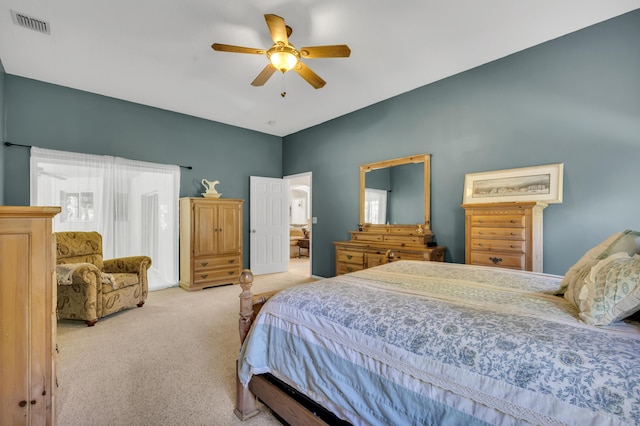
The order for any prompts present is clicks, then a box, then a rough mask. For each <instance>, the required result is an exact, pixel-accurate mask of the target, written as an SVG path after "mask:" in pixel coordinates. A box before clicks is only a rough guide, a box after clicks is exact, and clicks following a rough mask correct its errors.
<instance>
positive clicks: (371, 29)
mask: <svg viewBox="0 0 640 426" xmlns="http://www.w3.org/2000/svg"><path fill="white" fill-rule="evenodd" d="M638 8H640V0H606V1H603V0H517V1H514V0H482V1H479V0H397V1H393V2H391V1H384V0H333V1H331V0H298V1H294V0H288V1H284V0H269V1H267V0H244V1H240V0H236V1H230V0H109V1H77V0H55V1H53V0H0V60H2V63H3V65H4V68H5V71H6V72H7V73H8V74H14V75H18V76H22V77H27V78H32V79H36V80H41V81H44V82H48V83H54V84H59V85H62V86H67V87H72V88H75V89H80V90H85V91H88V92H93V93H98V94H102V95H106V96H111V97H114V98H119V99H124V100H127V101H131V102H136V103H140V104H144V105H150V106H153V107H157V108H162V109H166V110H170V111H175V112H179V113H184V114H189V115H193V116H196V117H201V118H205V119H209V120H214V121H218V122H222V123H227V124H231V125H234V126H239V127H242V128H247V129H252V130H256V131H259V132H263V133H268V134H272V135H276V136H286V135H288V134H291V133H295V132H297V131H299V130H302V129H305V128H308V127H311V126H314V125H316V124H320V123H322V122H325V121H328V120H331V119H333V118H336V117H338V116H341V115H344V114H347V113H349V112H352V111H355V110H357V109H360V108H363V107H366V106H368V105H371V104H373V103H376V102H379V101H382V100H384V99H388V98H390V97H393V96H396V95H398V94H401V93H404V92H407V91H410V90H412V89H415V88H417V87H420V86H424V85H426V84H429V83H431V82H434V81H437V80H440V79H442V78H445V77H447V76H450V75H453V74H456V73H459V72H461V71H465V70H468V69H470V68H473V67H476V66H478V65H481V64H484V63H487V62H490V61H492V60H495V59H497V58H501V57H504V56H506V55H509V54H511V53H514V52H517V51H520V50H523V49H526V48H528V47H531V46H534V45H536V44H540V43H542V42H545V41H547V40H551V39H554V38H557V37H560V36H562V35H565V34H568V33H570V32H573V31H576V30H578V29H581V28H584V27H586V26H589V25H592V24H595V23H597V22H601V21H603V20H606V19H609V18H612V17H614V16H618V15H621V14H623V13H625V12H628V11H631V10H634V9H638ZM10 10H14V11H16V12H19V13H23V14H26V15H29V16H31V17H34V18H38V19H41V20H44V21H47V22H48V23H49V24H50V28H51V34H50V35H45V34H41V33H38V32H35V31H33V30H29V29H25V28H22V27H19V26H17V25H15V24H14V23H13V21H12V18H11V12H10ZM265 13H274V14H277V15H280V16H282V17H283V18H284V19H285V21H286V23H287V25H289V26H291V27H292V28H293V34H292V35H291V37H290V38H289V41H290V42H291V43H293V44H295V45H296V46H297V47H298V48H300V47H303V46H316V45H326V44H347V45H349V47H350V48H351V57H350V58H334V59H303V62H305V63H306V64H307V65H308V66H309V67H311V69H312V70H314V71H315V72H316V73H317V74H318V75H320V76H321V77H322V78H323V79H324V80H326V82H327V85H326V86H325V87H324V88H322V89H318V90H315V89H313V88H312V87H311V86H310V85H309V84H307V83H306V82H305V81H304V80H303V79H302V78H300V76H298V75H297V74H295V73H293V72H288V73H286V74H284V75H282V74H281V73H279V72H278V73H276V74H274V75H273V76H272V77H271V79H270V80H269V81H268V82H267V83H266V84H265V85H264V86H262V87H253V86H251V84H250V83H251V82H252V81H253V79H254V78H255V77H256V76H257V75H258V73H259V72H260V71H261V70H262V68H263V67H264V66H265V65H266V64H267V59H266V57H265V56H260V55H246V54H238V53H226V52H215V51H213V50H212V49H211V47H210V46H211V44H212V43H213V42H217V43H225V44H233V45H239V46H247V47H253V48H262V49H265V48H268V47H270V46H271V44H273V42H272V40H271V38H270V36H269V31H268V29H267V26H266V24H265V20H264V14H265ZM283 88H284V90H285V91H286V93H287V95H286V97H284V98H282V97H281V96H280V92H282V91H283Z"/></svg>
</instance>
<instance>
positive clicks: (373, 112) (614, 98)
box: [283, 10, 640, 276]
mask: <svg viewBox="0 0 640 426" xmlns="http://www.w3.org/2000/svg"><path fill="white" fill-rule="evenodd" d="M638 46H640V10H636V11H634V12H631V13H628V14H626V15H623V16H621V17H618V18H615V19H612V20H610V21H606V22H603V23H601V24H598V25H595V26H592V27H589V28H586V29H584V30H581V31H578V32H575V33H572V34H569V35H567V36H565V37H562V38H559V39H556V40H553V41H550V42H547V43H544V44H542V45H539V46H536V47H534V48H531V49H528V50H525V51H522V52H519V53H516V54H513V55H511V56H508V57H505V58H503V59H500V60H497V61H494V62H491V63H489V64H486V65H483V66H481V67H478V68H475V69H472V70H469V71H467V72H464V73H461V74H458V75H455V76H453V77H450V78H447V79H444V80H441V81H438V82H436V83H433V84H430V85H427V86H425V87H422V88H419V89H416V90H414V91H411V92H409V93H406V94H403V95H401V96H398V97H395V98H392V99H389V100H386V101H384V102H380V103H378V104H376V105H373V106H370V107H367V108H364V109H362V110H359V111H356V112H353V113H351V114H349V115H346V116H343V117H340V118H337V119H334V120H332V121H330V122H327V123H324V124H322V125H319V126H316V127H313V128H310V129H307V130H304V131H301V132H298V133H296V134H293V135H289V136H287V137H285V138H284V147H283V167H284V170H283V174H284V175H290V174H295V173H301V172H306V171H311V172H313V183H312V184H313V186H312V188H313V204H312V205H313V212H312V216H314V217H317V220H318V223H317V224H316V225H313V247H312V251H313V260H314V265H313V273H314V274H317V275H322V276H332V275H334V271H335V258H334V256H335V254H334V253H335V252H334V247H333V244H332V242H333V241H336V240H345V239H348V237H349V235H348V233H347V231H348V230H353V229H356V226H357V223H358V209H359V206H358V204H359V203H358V200H359V198H358V189H359V174H358V173H359V171H358V166H359V165H360V164H362V163H369V162H375V161H380V160H385V159H390V158H397V157H402V156H406V155H412V154H420V153H430V154H432V155H433V157H432V174H431V177H432V190H431V204H432V209H431V218H432V229H433V231H434V233H435V236H436V240H437V241H438V243H439V244H441V245H445V246H447V247H448V249H449V250H448V252H447V255H446V258H447V260H448V261H453V262H459V263H464V211H463V209H462V208H460V204H461V201H462V188H463V184H464V175H465V174H466V173H474V172H480V171H489V170H500V169H510V168H516V167H525V166H534V165H541V164H550V163H560V162H561V163H564V167H565V173H564V202H563V203H562V204H553V205H550V206H549V207H548V208H547V209H546V210H545V211H544V270H545V272H548V273H554V274H564V273H565V271H566V270H567V269H568V268H569V267H570V266H571V265H572V264H573V263H574V262H575V261H576V260H577V259H578V258H579V257H580V256H581V255H582V254H583V253H584V252H585V251H586V250H587V249H589V248H590V247H592V246H594V245H596V244H597V243H599V242H600V241H602V240H603V239H604V238H606V237H607V236H608V235H609V234H611V233H613V232H616V231H620V230H624V229H625V228H633V229H640V214H638V212H639V211H640V198H639V197H638V189H637V188H638V170H639V167H638V165H639V164H640V48H639V47H638ZM379 84H384V81H381V82H379ZM345 96H347V94H345Z"/></svg>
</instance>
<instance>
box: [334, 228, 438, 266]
mask: <svg viewBox="0 0 640 426" xmlns="http://www.w3.org/2000/svg"><path fill="white" fill-rule="evenodd" d="M349 233H350V234H351V240H349V241H335V242H334V243H333V244H334V245H335V247H336V275H342V274H348V273H350V272H355V271H360V270H362V269H367V268H371V267H374V266H378V265H381V264H383V263H388V262H393V261H397V260H422V261H435V262H443V261H444V252H445V250H446V247H439V246H433V247H428V246H427V244H430V243H431V240H432V238H433V234H432V233H431V232H430V231H428V232H427V233H425V232H424V230H423V228H422V227H421V226H418V225H390V226H378V227H369V226H367V225H365V226H363V228H362V231H350V232H349Z"/></svg>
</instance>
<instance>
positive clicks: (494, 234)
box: [471, 226, 526, 240]
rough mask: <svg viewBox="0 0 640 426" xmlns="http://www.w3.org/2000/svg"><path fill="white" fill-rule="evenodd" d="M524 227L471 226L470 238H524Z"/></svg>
mask: <svg viewBox="0 0 640 426" xmlns="http://www.w3.org/2000/svg"><path fill="white" fill-rule="evenodd" d="M525 235H526V233H525V228H482V227H476V226H474V227H473V228H471V238H496V239H497V238H500V239H505V240H524V239H525Z"/></svg>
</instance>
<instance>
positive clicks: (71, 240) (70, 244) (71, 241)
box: [55, 232, 151, 327]
mask: <svg viewBox="0 0 640 426" xmlns="http://www.w3.org/2000/svg"><path fill="white" fill-rule="evenodd" d="M55 236H56V263H57V267H56V277H57V281H58V318H59V319H74V320H84V322H85V323H86V324H87V325H88V326H89V327H91V326H93V325H95V323H96V322H97V321H98V318H102V317H104V316H106V315H109V314H112V313H114V312H118V311H121V310H124V309H127V308H132V307H134V306H138V307H141V306H142V305H143V304H144V301H145V300H146V299H147V291H148V290H147V270H148V269H149V267H150V266H151V259H150V258H149V257H147V256H131V257H123V258H118V259H110V260H103V259H102V235H100V234H99V233H97V232H56V233H55Z"/></svg>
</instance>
